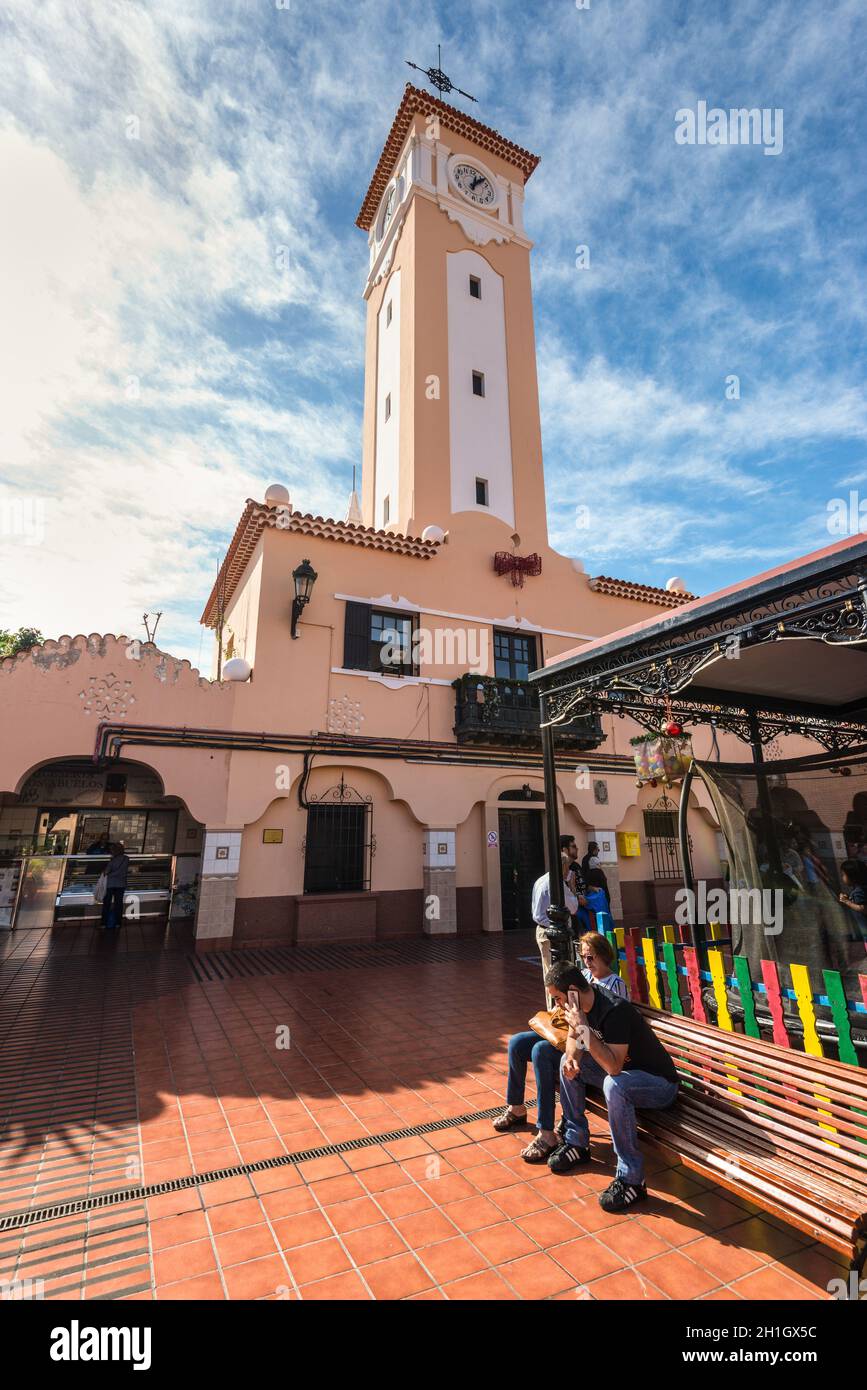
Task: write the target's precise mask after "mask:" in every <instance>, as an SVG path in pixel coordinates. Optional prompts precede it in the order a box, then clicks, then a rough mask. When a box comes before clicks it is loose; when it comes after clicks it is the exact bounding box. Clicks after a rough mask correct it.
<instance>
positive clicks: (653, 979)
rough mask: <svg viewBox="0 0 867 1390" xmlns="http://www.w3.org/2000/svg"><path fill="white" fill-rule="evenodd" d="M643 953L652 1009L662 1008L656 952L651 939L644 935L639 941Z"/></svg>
mask: <svg viewBox="0 0 867 1390" xmlns="http://www.w3.org/2000/svg"><path fill="white" fill-rule="evenodd" d="M641 950H642V954H643V955H644V968H645V970H646V971H647V994H648V999H649V1000H650V1003H651V1004H652V1006H653V1008H654V1009H661V1008H662V994H661V993H660V989H659V974H658V972H657V969H656V952H655V946H654V943H653V941H652V940H651V939H650V937H649V936H645V937H643V938H642V941H641Z"/></svg>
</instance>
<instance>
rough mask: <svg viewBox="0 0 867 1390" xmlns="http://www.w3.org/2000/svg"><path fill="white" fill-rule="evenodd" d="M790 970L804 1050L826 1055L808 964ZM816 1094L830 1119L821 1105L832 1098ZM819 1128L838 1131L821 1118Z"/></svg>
mask: <svg viewBox="0 0 867 1390" xmlns="http://www.w3.org/2000/svg"><path fill="white" fill-rule="evenodd" d="M789 971H790V973H791V976H792V989H793V990H794V991H795V1002H796V1003H797V1005H798V1013H799V1014H800V1015H801V1022H802V1023H803V1025H804V1051H805V1052H808V1053H809V1054H810V1056H811V1057H824V1055H825V1054H824V1052H823V1051H822V1043H821V1040H820V1038H819V1034H818V1031H817V1029H816V1011H815V1009H814V1008H813V990H812V987H811V985H810V972H809V970H808V969H807V967H806V965H790V966H789ZM814 1094H815V1095H816V1100H817V1101H818V1102H819V1103H820V1104H819V1114H820V1115H825V1116H826V1117H827V1118H828V1119H829V1120H830V1119H831V1118H832V1116H831V1112H830V1110H823V1109H822V1107H821V1102H822V1101H824V1102H825V1104H826V1105H830V1104H831V1102H830V1100H829V1099H828V1097H827V1096H823V1095H819V1094H818V1093H815V1092H814ZM819 1128H820V1129H828V1130H830V1131H831V1133H832V1134H836V1133H837V1131H836V1129H835V1128H834V1126H833V1125H832V1124H827V1125H826V1124H823V1123H822V1121H821V1120H820V1121H819ZM835 1147H836V1146H835Z"/></svg>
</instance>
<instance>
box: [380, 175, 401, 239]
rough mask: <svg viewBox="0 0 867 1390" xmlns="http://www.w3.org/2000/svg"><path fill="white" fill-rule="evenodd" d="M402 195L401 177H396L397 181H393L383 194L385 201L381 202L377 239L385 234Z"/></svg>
mask: <svg viewBox="0 0 867 1390" xmlns="http://www.w3.org/2000/svg"><path fill="white" fill-rule="evenodd" d="M402 196H403V179H402V178H401V179H398V181H397V183H393V184H392V185H391V188H390V189H389V190H388V192H387V193H386V195H385V201H384V202H383V204H382V212H381V213H380V215H379V232H378V239H379V240H380V241H382V238H383V237H384V236H385V231H386V228H387V226H388V224H389V222H390V221H391V219H392V216H393V215H394V210H395V208H396V207H397V205H398V203H399V202H400V199H401V197H402Z"/></svg>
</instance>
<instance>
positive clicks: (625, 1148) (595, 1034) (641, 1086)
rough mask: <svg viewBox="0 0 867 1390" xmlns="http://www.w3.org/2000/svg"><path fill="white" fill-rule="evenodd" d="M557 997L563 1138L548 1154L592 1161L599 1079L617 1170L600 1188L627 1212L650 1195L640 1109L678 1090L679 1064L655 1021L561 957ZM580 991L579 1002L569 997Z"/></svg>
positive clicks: (669, 1099)
mask: <svg viewBox="0 0 867 1390" xmlns="http://www.w3.org/2000/svg"><path fill="white" fill-rule="evenodd" d="M545 986H546V988H547V990H548V992H549V994H550V995H551V998H552V999H553V1000H554V1002H555V1004H561V1005H562V1006H563V1008H564V1009H565V1011H566V1018H567V1020H568V1022H569V1037H568V1038H567V1040H566V1051H565V1052H564V1054H563V1061H562V1063H561V1065H560V1102H561V1104H562V1106H563V1120H564V1122H565V1123H564V1133H563V1143H562V1144H561V1145H560V1147H559V1148H558V1149H557V1150H556V1152H555V1153H553V1154H552V1155H551V1157H550V1158H549V1159H548V1167H549V1168H550V1169H551V1171H552V1172H553V1173H571V1172H573V1171H574V1169H576V1168H579V1167H580V1166H581V1165H582V1164H584V1163H589V1162H590V1130H589V1128H588V1125H587V1120H586V1118H585V1115H584V1105H585V1087H586V1086H587V1085H590V1086H601V1088H602V1092H603V1094H604V1096H605V1103H606V1105H607V1106H608V1123H609V1125H610V1127H611V1139H612V1141H613V1144H614V1151H615V1153H616V1154H617V1171H616V1173H615V1176H614V1181H613V1182H612V1183H611V1185H610V1187H608V1188H606V1190H605V1191H604V1192H603V1193H602V1194H601V1196H600V1198H599V1205H600V1206H601V1207H602V1209H603V1210H604V1211H628V1210H629V1208H630V1207H632V1206H634V1205H635V1204H636V1202H641V1201H643V1200H644V1199H645V1198H646V1197H647V1188H646V1186H645V1183H644V1159H643V1157H642V1155H641V1150H640V1149H639V1147H638V1131H637V1129H636V1124H635V1109H636V1106H637V1107H638V1108H639V1109H640V1110H661V1109H665V1108H666V1107H667V1106H669V1105H671V1104H673V1102H674V1100H675V1098H676V1096H677V1088H678V1077H677V1070H676V1068H675V1065H674V1062H673V1061H672V1060H671V1057H670V1056H669V1054H668V1053H667V1052H666V1050H665V1048H664V1047H663V1046H662V1043H661V1042H660V1041H659V1039H658V1038H657V1036H656V1034H655V1033H654V1032H653V1029H652V1028H651V1027H650V1024H649V1023H648V1022H647V1020H646V1019H645V1018H644V1016H643V1015H642V1014H640V1013H639V1012H638V1010H637V1009H636V1008H635V1007H634V1006H633V1005H632V1004H630V1003H628V1002H627V1000H625V999H618V998H616V997H615V996H614V995H611V994H609V993H608V991H607V990H604V989H602V988H600V987H599V986H598V985H595V984H591V983H588V981H587V979H586V978H585V976H584V974H583V972H582V971H580V970H578V969H577V968H576V967H575V966H574V965H570V964H568V963H567V962H565V961H560V962H558V964H556V965H552V967H551V969H550V970H549V971H548V973H547V974H546V976H545ZM570 994H571V995H572V996H573V998H574V997H575V996H576V995H577V1004H576V1005H574V1006H573V1005H572V1004H571V1003H570V1000H569V996H570Z"/></svg>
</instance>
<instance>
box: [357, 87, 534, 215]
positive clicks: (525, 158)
mask: <svg viewBox="0 0 867 1390" xmlns="http://www.w3.org/2000/svg"><path fill="white" fill-rule="evenodd" d="M418 115H421V116H431V115H435V116H437V117H438V118H439V121H440V125H441V126H442V127H443V129H445V130H450V131H452V132H453V133H454V134H456V135H460V136H463V137H464V138H465V139H467V140H472V141H473V142H474V144H476V145H479V146H480V147H481V148H482V149H483V150H487V151H488V152H489V153H490V154H496V155H499V156H500V158H501V159H505V160H508V161H509V163H510V164H514V165H515V167H516V168H518V169H520V171H521V173H522V174H523V175H524V181H525V182H526V180H527V179H528V178H529V177H530V175H531V174H532V172H533V170H534V169H535V167H536V165H537V164H538V163H539V156H538V155H537V154H531V153H530V151H529V150H525V149H522V147H521V146H520V145H516V144H514V143H513V141H511V140H507V139H506V138H505V136H503V135H500V133H499V132H498V131H496V130H493V129H492V128H491V126H487V125H483V124H482V122H481V121H477V120H475V119H474V118H473V117H472V116H468V115H467V114H466V112H465V111H459V110H458V109H457V107H455V106H449V104H448V103H447V102H445V101H441V100H440V98H439V97H435V96H432V95H431V93H430V92H424V91H422V90H421V88H420V87H414V86H413V85H412V83H411V82H408V83H407V84H406V89H405V91H404V94H403V100H402V101H401V103H400V106H399V107H398V110H397V115H396V116H395V118H394V122H393V124H392V127H391V130H390V131H389V134H388V139H387V140H386V142H385V145H384V146H383V149H382V154H381V155H380V156H379V161H378V163H377V166H376V169H375V170H374V173H373V178H372V179H371V180H370V186H369V188H368V190H367V193H366V194H365V196H364V202H363V203H362V204H361V211H360V212H359V214H358V217H357V218H356V219H355V225H356V226H357V227H360V228H361V229H362V231H364V232H367V231H369V230H370V227H371V225H372V223H373V219H374V217H375V216H376V210H377V208H378V207H379V204H380V202H381V201H382V195H383V193H384V192H385V190H386V188H387V187H388V181H389V179H390V178H391V174H392V170H393V169H394V165H395V161H396V160H397V157H398V155H399V154H400V151H401V149H402V148H403V143H404V140H405V139H406V135H407V131H408V130H409V128H410V126H411V124H412V121H413V117H415V116H418Z"/></svg>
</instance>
